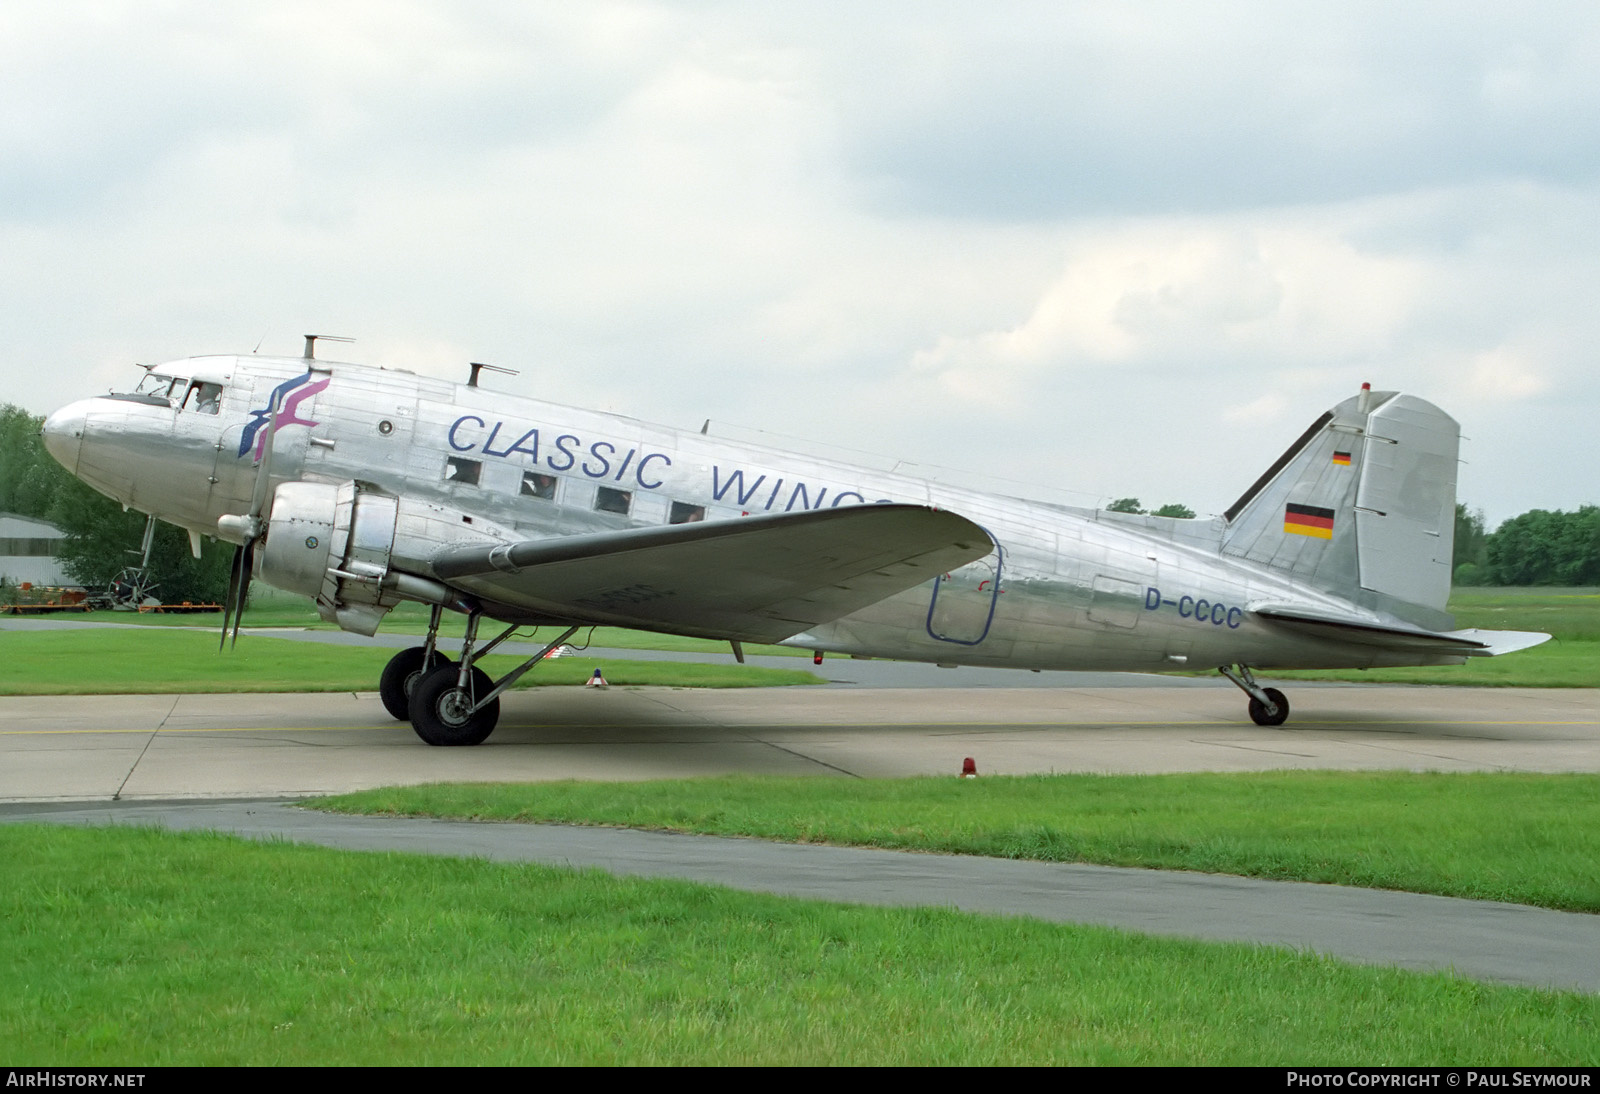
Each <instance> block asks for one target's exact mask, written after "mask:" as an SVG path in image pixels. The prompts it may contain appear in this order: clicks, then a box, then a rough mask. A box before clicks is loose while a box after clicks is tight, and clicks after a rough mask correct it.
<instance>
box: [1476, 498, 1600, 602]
mask: <svg viewBox="0 0 1600 1094" xmlns="http://www.w3.org/2000/svg"><path fill="white" fill-rule="evenodd" d="M1452 562H1453V563H1454V567H1455V571H1454V573H1455V583H1456V584H1457V585H1600V505H1580V506H1579V507H1578V509H1577V511H1576V512H1572V513H1567V512H1563V511H1561V510H1559V509H1558V510H1555V511H1554V512H1552V511H1550V510H1547V509H1530V510H1529V511H1528V512H1526V513H1523V514H1522V515H1520V516H1515V517H1512V518H1511V519H1510V520H1507V521H1503V522H1502V523H1501V525H1500V527H1499V528H1496V529H1495V530H1494V531H1493V532H1489V531H1486V529H1485V528H1484V520H1483V512H1482V511H1481V510H1479V511H1477V512H1472V511H1469V510H1468V509H1467V507H1466V506H1465V505H1462V504H1457V505H1456V544H1455V557H1454V558H1453V559H1452Z"/></svg>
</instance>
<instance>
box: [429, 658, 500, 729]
mask: <svg viewBox="0 0 1600 1094" xmlns="http://www.w3.org/2000/svg"><path fill="white" fill-rule="evenodd" d="M460 676H461V669H460V667H459V666H458V665H444V666H442V667H440V668H436V669H434V670H433V671H432V672H430V673H428V674H427V675H426V676H424V677H423V678H422V679H421V680H419V681H418V682H417V686H416V687H415V688H414V689H413V690H412V692H411V705H410V708H409V713H410V715H411V728H412V729H414V730H416V732H417V736H418V737H421V738H422V739H423V740H424V741H426V742H428V743H429V744H430V745H475V744H481V743H482V742H483V741H484V739H485V738H487V737H488V736H489V734H491V733H493V732H494V727H495V723H497V722H498V721H499V720H500V700H499V699H498V698H496V699H494V700H493V701H491V702H488V703H485V704H484V705H483V706H481V707H479V708H478V709H477V710H473V709H472V704H473V699H474V697H475V696H478V695H487V694H489V692H491V691H493V690H494V684H493V682H492V681H490V679H489V677H488V674H487V673H485V672H484V671H483V670H482V669H479V668H476V667H474V668H473V669H472V671H471V681H470V684H469V686H468V687H467V688H462V687H461V686H460V685H459V684H458V683H457V681H458V680H459V679H460Z"/></svg>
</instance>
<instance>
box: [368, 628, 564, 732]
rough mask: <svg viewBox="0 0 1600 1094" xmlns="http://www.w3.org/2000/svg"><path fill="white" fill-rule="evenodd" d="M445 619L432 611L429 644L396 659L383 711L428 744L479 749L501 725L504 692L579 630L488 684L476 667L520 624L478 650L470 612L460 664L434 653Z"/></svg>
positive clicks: (383, 687) (382, 685) (386, 679)
mask: <svg viewBox="0 0 1600 1094" xmlns="http://www.w3.org/2000/svg"><path fill="white" fill-rule="evenodd" d="M442 614H443V612H442V610H441V609H440V608H437V607H435V608H434V609H433V615H432V616H431V617H430V618H429V620H428V639H427V642H426V644H424V645H421V646H413V647H412V648H411V649H407V650H401V651H400V652H399V653H397V654H395V655H394V657H393V658H392V659H391V660H390V661H389V664H388V665H387V666H386V667H385V668H384V670H383V679H382V680H381V681H380V682H379V685H378V692H379V695H380V697H381V698H382V699H383V705H384V708H385V709H386V710H388V711H389V713H390V714H392V715H394V716H395V717H396V718H408V719H410V721H411V728H412V729H414V730H415V731H416V734H417V736H418V737H421V738H422V739H423V740H424V741H426V742H428V744H430V745H475V744H481V743H482V742H483V741H484V740H485V739H486V738H487V737H488V736H489V734H491V733H493V732H494V727H495V724H496V723H497V722H498V721H499V720H500V693H501V692H503V691H505V690H506V689H507V688H509V687H510V686H511V685H512V684H515V683H516V682H517V681H518V680H520V679H521V678H522V676H523V674H524V673H526V672H527V671H528V670H529V669H531V668H533V666H535V665H537V664H538V663H539V662H540V661H542V660H544V659H545V657H546V656H547V655H548V654H549V653H550V651H551V650H553V649H555V648H556V647H557V646H559V645H561V644H562V643H563V642H565V641H566V640H567V639H569V638H571V637H572V636H573V635H574V634H576V633H577V632H578V628H577V627H575V626H574V627H568V628H567V629H566V630H565V631H563V632H562V633H561V636H560V637H559V638H557V639H556V640H555V641H554V642H551V643H550V644H549V645H547V646H546V647H545V648H544V649H542V650H540V651H539V652H538V653H536V654H534V655H533V656H532V657H530V658H528V659H527V660H526V661H524V662H523V663H522V664H520V665H518V666H517V667H516V668H514V669H512V670H511V671H510V672H508V673H507V674H506V675H505V676H503V677H501V678H500V679H499V680H490V679H489V675H488V673H486V672H484V671H483V670H482V669H480V668H478V667H477V663H476V662H477V660H478V658H480V657H482V656H483V655H484V654H486V653H488V652H489V651H490V650H492V649H494V648H495V647H496V646H498V645H500V643H502V642H504V641H505V640H506V639H508V638H510V637H511V636H512V635H513V634H515V633H516V631H517V625H516V624H512V625H511V626H509V627H507V628H506V629H505V630H504V631H503V632H502V633H501V634H500V636H499V637H498V638H495V639H494V640H493V641H492V642H490V643H489V644H488V645H486V646H484V647H483V648H482V649H479V650H474V649H473V646H474V645H475V644H476V642H477V638H478V620H479V618H480V613H478V612H473V613H471V614H470V615H468V616H467V633H466V637H465V639H464V640H463V642H462V646H461V660H460V661H459V662H456V661H452V660H450V659H449V658H448V657H446V656H445V655H444V654H441V653H439V652H438V651H437V649H436V648H435V646H436V643H437V640H438V636H439V620H440V617H441V616H442Z"/></svg>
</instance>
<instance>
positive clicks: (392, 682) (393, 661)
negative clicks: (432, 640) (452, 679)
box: [378, 646, 455, 722]
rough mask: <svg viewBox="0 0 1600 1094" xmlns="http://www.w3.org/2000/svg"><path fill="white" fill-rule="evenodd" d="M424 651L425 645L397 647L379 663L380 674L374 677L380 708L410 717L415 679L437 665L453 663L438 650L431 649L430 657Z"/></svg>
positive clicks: (393, 713)
mask: <svg viewBox="0 0 1600 1094" xmlns="http://www.w3.org/2000/svg"><path fill="white" fill-rule="evenodd" d="M426 654H427V648H426V647H425V646H412V647H411V648H410V649H408V650H401V651H400V652H399V653H397V654H395V655H394V656H393V657H392V658H390V659H389V663H388V664H387V665H385V666H383V675H382V676H381V677H380V678H379V679H378V697H379V698H380V699H382V700H383V709H384V710H387V711H388V712H389V713H390V714H392V715H393V716H394V717H396V718H398V719H399V720H400V721H402V722H403V721H405V720H406V719H408V718H410V717H411V693H412V692H413V691H415V690H416V688H417V681H419V680H421V679H422V678H423V677H424V676H426V675H428V673H430V672H432V671H433V670H434V669H436V668H438V667H439V666H440V665H454V664H455V662H454V661H452V660H450V658H448V657H446V656H445V655H444V654H442V653H440V652H439V651H438V650H434V651H433V658H432V659H431V660H428V659H427V656H426Z"/></svg>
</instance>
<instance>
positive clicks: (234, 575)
mask: <svg viewBox="0 0 1600 1094" xmlns="http://www.w3.org/2000/svg"><path fill="white" fill-rule="evenodd" d="M282 406H283V392H282V391H281V390H280V391H275V392H273V394H272V404H271V414H270V415H269V417H268V420H267V431H266V437H265V439H263V440H262V442H261V462H260V463H259V464H258V465H257V466H256V481H255V487H254V489H253V490H251V492H250V511H249V512H248V513H245V514H243V515H240V514H234V513H230V514H228V515H227V516H224V517H221V518H219V519H218V521H217V527H218V529H219V530H221V531H222V532H224V533H228V535H227V538H228V539H232V540H235V541H237V542H238V543H239V546H237V547H235V548H234V549H233V567H232V569H231V570H230V571H229V573H228V599H227V601H226V602H225V603H224V604H223V606H222V638H221V640H220V641H219V642H218V644H217V649H218V650H222V649H226V648H228V647H229V646H230V645H238V642H239V624H240V622H241V621H242V620H243V619H244V605H245V599H246V598H247V597H248V596H249V595H250V575H251V574H252V573H254V572H255V562H256V544H257V543H259V542H260V541H261V538H262V536H263V535H265V534H266V530H267V528H266V522H265V521H263V520H262V519H261V516H262V513H263V511H264V510H265V509H266V507H267V495H268V491H269V490H270V489H271V487H272V442H273V440H274V438H276V436H277V434H278V411H279V409H280V408H281V407H282ZM230 622H231V624H232V625H231V628H230ZM230 629H231V630H232V632H233V639H232V642H231V643H230V642H229V639H228V633H229V630H230Z"/></svg>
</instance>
